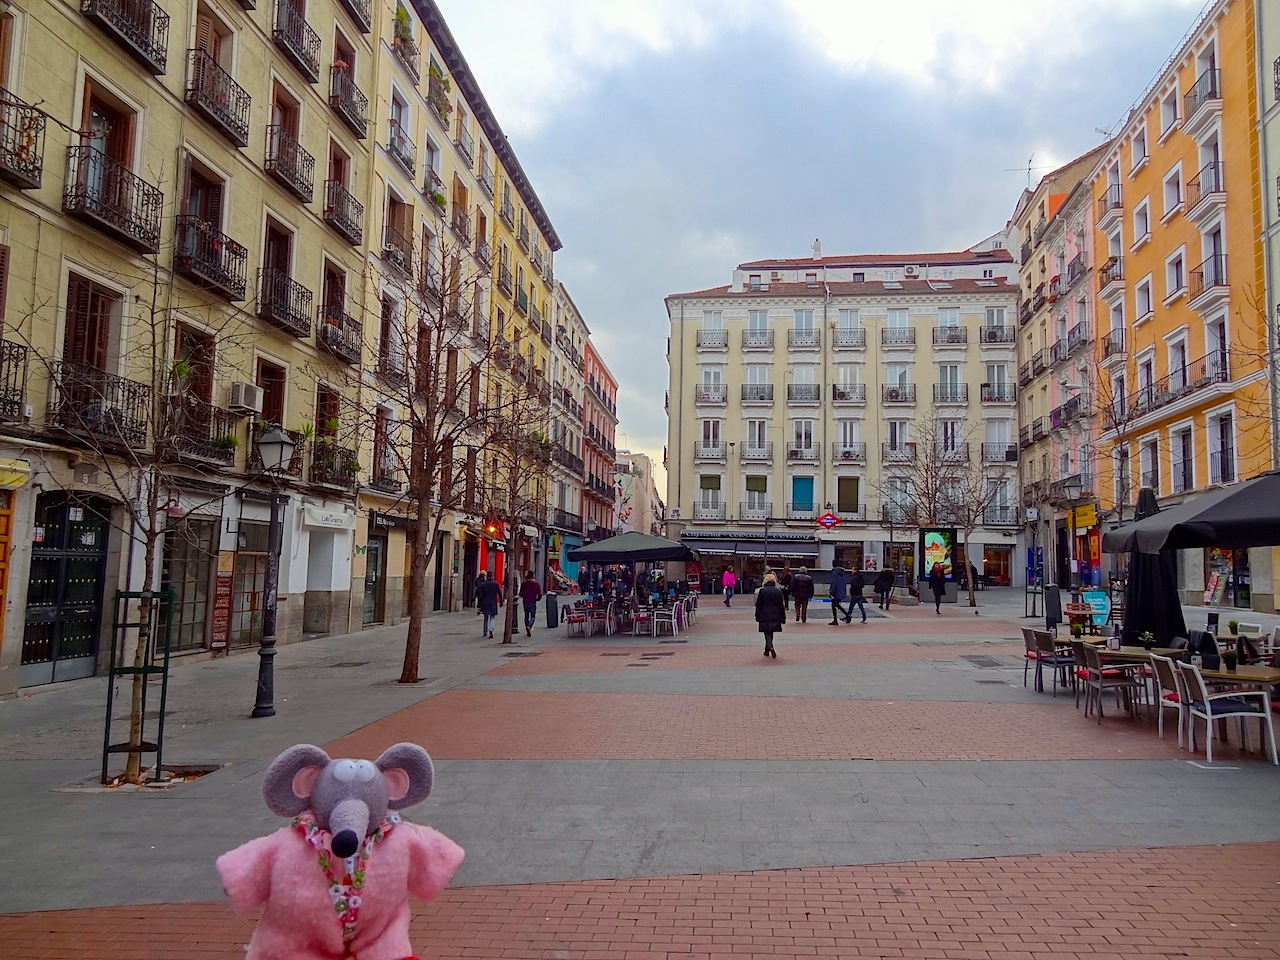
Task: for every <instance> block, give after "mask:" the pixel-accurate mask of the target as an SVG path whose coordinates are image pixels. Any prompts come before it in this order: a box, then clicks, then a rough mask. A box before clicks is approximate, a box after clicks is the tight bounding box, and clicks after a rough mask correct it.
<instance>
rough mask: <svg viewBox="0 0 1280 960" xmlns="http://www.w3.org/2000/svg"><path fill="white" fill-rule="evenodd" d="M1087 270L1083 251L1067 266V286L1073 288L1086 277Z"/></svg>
mask: <svg viewBox="0 0 1280 960" xmlns="http://www.w3.org/2000/svg"><path fill="white" fill-rule="evenodd" d="M1085 270H1086V265H1085V259H1084V252H1083V251H1081V252H1080V253H1077V254H1076V255H1075V256H1074V257H1072V258H1071V262H1070V263H1068V264H1067V286H1071V285H1072V284H1074V283H1075V282H1076V281H1077V280H1079V279H1080V278H1081V277H1083V276H1084V274H1085Z"/></svg>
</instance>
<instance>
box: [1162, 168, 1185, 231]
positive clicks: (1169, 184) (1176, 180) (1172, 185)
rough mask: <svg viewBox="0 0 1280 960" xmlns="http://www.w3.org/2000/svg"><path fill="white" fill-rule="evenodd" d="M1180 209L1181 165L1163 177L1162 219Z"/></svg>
mask: <svg viewBox="0 0 1280 960" xmlns="http://www.w3.org/2000/svg"><path fill="white" fill-rule="evenodd" d="M1181 207H1182V165H1181V164H1179V165H1178V166H1176V167H1174V168H1173V169H1172V170H1170V171H1169V172H1168V173H1166V174H1165V176H1164V217H1165V218H1166V219H1167V218H1168V217H1170V216H1172V215H1173V214H1174V213H1175V212H1176V211H1177V210H1178V209H1180V208H1181Z"/></svg>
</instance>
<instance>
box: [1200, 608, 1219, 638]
mask: <svg viewBox="0 0 1280 960" xmlns="http://www.w3.org/2000/svg"><path fill="white" fill-rule="evenodd" d="M1220 616H1221V614H1219V613H1217V612H1214V613H1210V614H1207V615H1206V618H1205V625H1204V628H1205V629H1206V630H1208V631H1209V632H1210V633H1212V634H1214V635H1215V636H1216V635H1217V633H1218V617H1220Z"/></svg>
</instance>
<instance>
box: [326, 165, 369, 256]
mask: <svg viewBox="0 0 1280 960" xmlns="http://www.w3.org/2000/svg"><path fill="white" fill-rule="evenodd" d="M324 222H325V223H327V224H329V226H331V227H333V229H335V230H337V231H338V233H340V234H341V235H342V236H343V237H344V238H345V239H346V240H347V241H348V242H349V243H352V244H354V245H355V246H359V245H360V242H361V241H362V240H363V239H364V206H363V205H362V204H361V203H360V201H359V200H357V199H356V198H355V197H353V196H352V195H351V194H350V193H349V192H348V190H347V188H346V187H345V186H344V185H343V184H342V183H341V182H339V181H337V180H326V181H325V185H324Z"/></svg>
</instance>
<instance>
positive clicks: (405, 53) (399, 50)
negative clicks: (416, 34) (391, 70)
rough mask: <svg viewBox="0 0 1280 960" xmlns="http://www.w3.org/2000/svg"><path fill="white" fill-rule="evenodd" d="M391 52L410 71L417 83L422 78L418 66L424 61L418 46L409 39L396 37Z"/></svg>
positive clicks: (392, 42)
mask: <svg viewBox="0 0 1280 960" xmlns="http://www.w3.org/2000/svg"><path fill="white" fill-rule="evenodd" d="M391 52H392V53H393V54H395V57H396V59H397V60H399V61H400V63H401V64H402V65H403V66H404V68H405V69H406V70H408V71H409V75H410V76H411V77H413V81H414V83H417V82H418V79H419V77H420V76H421V70H420V68H419V66H418V64H419V62H420V61H421V59H422V55H421V54H420V53H419V52H418V45H417V44H416V43H414V42H413V40H412V39H410V38H409V37H394V38H393V39H392V41H391Z"/></svg>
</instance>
